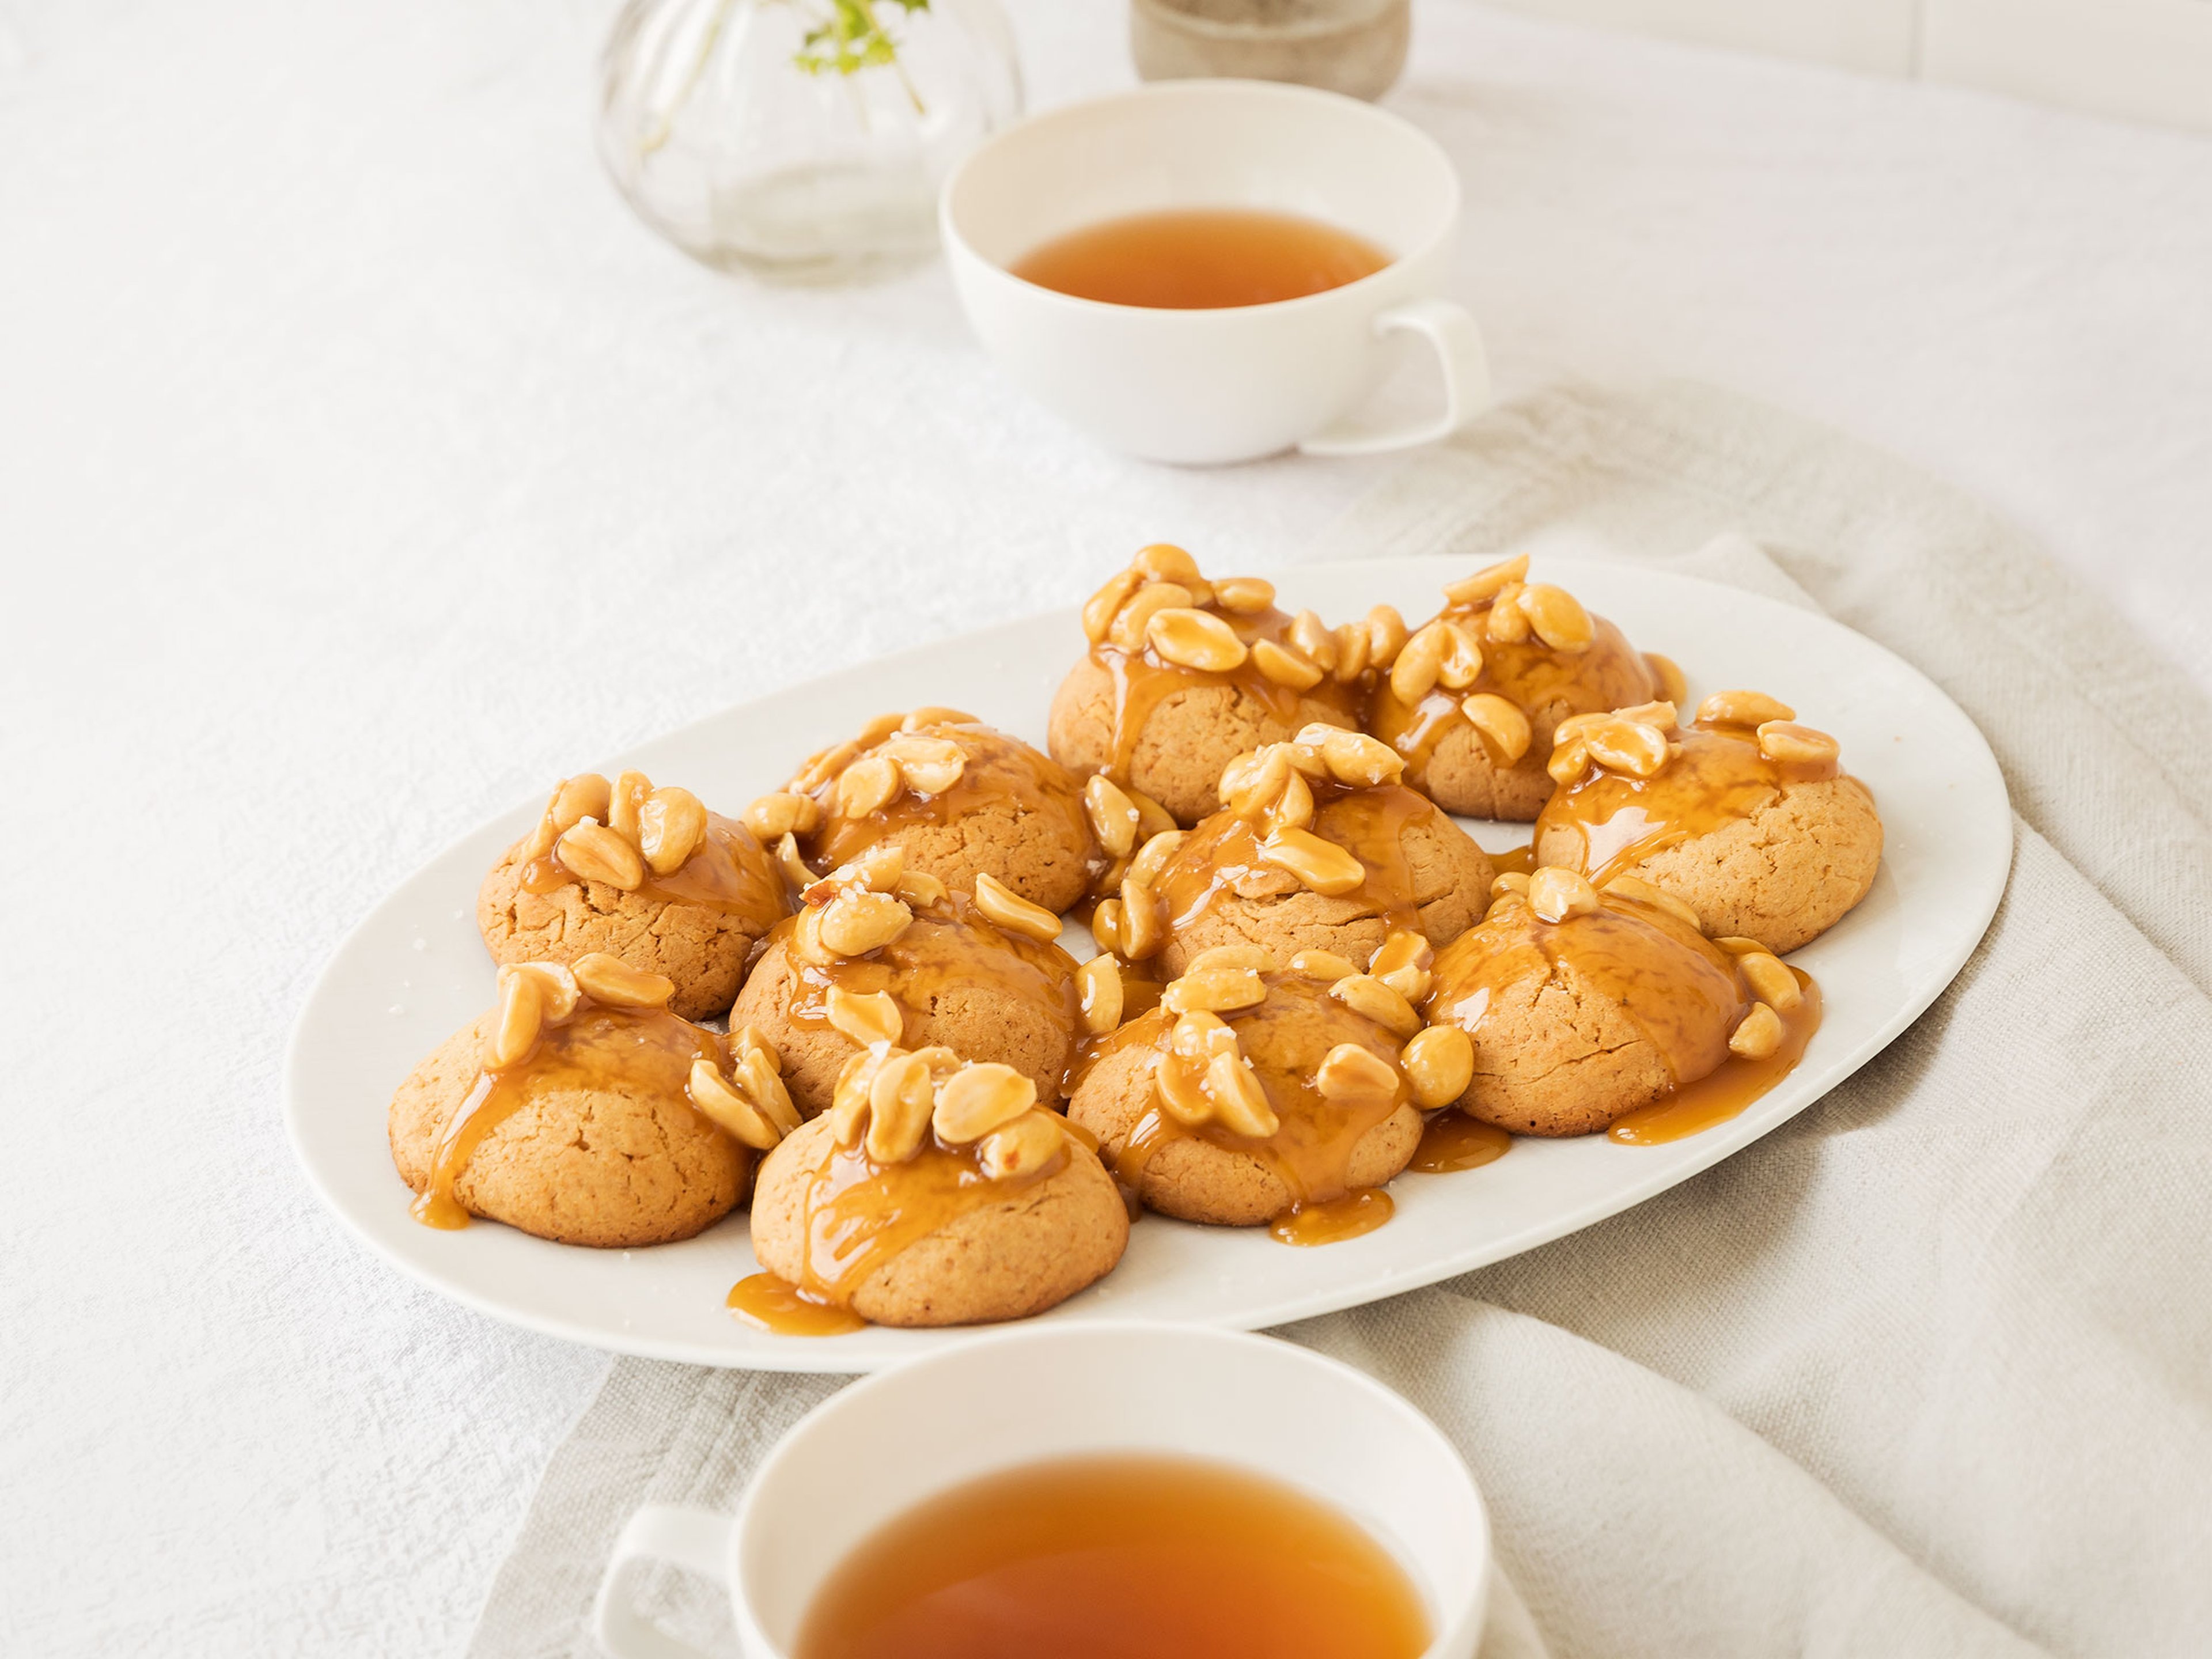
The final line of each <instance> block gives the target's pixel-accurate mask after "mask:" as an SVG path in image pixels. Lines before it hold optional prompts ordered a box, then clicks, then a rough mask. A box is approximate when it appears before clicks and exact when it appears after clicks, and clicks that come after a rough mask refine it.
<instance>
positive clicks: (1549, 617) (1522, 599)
mask: <svg viewBox="0 0 2212 1659" xmlns="http://www.w3.org/2000/svg"><path fill="white" fill-rule="evenodd" d="M1514 603H1515V604H1516V605H1518V606H1519V607H1520V608H1521V610H1522V613H1523V614H1525V615H1526V616H1527V617H1528V625H1529V626H1530V627H1531V628H1533V629H1535V632H1536V637H1537V638H1538V639H1540V640H1541V641H1543V642H1544V643H1545V644H1547V645H1548V646H1550V647H1552V649H1553V650H1554V651H1569V652H1573V651H1587V650H1589V647H1590V642H1591V641H1593V640H1595V638H1596V637H1597V626H1596V624H1595V623H1593V622H1591V621H1590V617H1589V611H1585V610H1583V607H1582V602H1581V601H1580V600H1578V599H1576V598H1575V596H1574V595H1573V594H1571V593H1570V592H1567V590H1566V589H1565V588H1564V587H1554V586H1552V584H1551V583H1549V582H1535V583H1532V584H1531V585H1529V586H1526V587H1523V588H1522V590H1521V591H1520V592H1519V593H1518V594H1516V595H1515V598H1514Z"/></svg>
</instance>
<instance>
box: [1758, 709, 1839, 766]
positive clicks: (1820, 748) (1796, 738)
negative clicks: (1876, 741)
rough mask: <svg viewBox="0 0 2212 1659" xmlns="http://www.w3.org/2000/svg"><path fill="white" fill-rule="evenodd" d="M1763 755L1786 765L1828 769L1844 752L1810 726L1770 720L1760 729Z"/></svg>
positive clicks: (1760, 744) (1761, 752)
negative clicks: (1828, 765)
mask: <svg viewBox="0 0 2212 1659" xmlns="http://www.w3.org/2000/svg"><path fill="white" fill-rule="evenodd" d="M1841 752H1842V745H1841V744H1838V743H1837V741H1836V740H1835V739H1834V738H1832V737H1830V736H1829V735H1828V734H1827V733H1826V732H1815V731H1814V729H1813V728H1812V727H1811V726H1799V725H1796V724H1795V723H1794V722H1792V721H1790V720H1769V721H1767V722H1766V723H1765V725H1764V726H1760V727H1759V753H1760V754H1762V755H1764V756H1765V757H1766V758H1767V759H1769V760H1771V761H1778V762H1780V763H1783V764H1784V765H1785V766H1826V765H1827V764H1829V763H1832V761H1834V759H1835V758H1836V757H1837V756H1838V754H1839V753H1841Z"/></svg>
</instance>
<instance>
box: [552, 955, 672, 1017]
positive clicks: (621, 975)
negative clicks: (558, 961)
mask: <svg viewBox="0 0 2212 1659" xmlns="http://www.w3.org/2000/svg"><path fill="white" fill-rule="evenodd" d="M568 972H569V973H570V975H573V976H574V980H575V983H576V986H577V987H578V988H579V989H580V990H581V991H582V992H583V994H585V995H586V996H587V997H589V998H591V999H592V1001H594V1002H602V1003H605V1005H606V1006H608V1007H610V1008H665V1007H666V1006H668V999H669V998H671V997H672V996H674V995H675V994H676V981H674V980H672V979H670V978H668V977H667V976H666V975H663V974H649V973H647V972H646V971H645V970H644V969H642V968H633V967H631V966H630V965H629V963H626V962H624V961H623V959H622V958H621V957H617V956H611V955H609V954H608V953H607V952H606V951H590V952H588V953H587V954H586V955H584V956H580V957H577V958H576V960H575V961H574V962H573V963H570V964H569V966H568ZM563 1018H566V1016H565V1015H564V1016H563Z"/></svg>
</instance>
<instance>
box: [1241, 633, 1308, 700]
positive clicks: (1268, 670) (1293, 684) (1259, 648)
mask: <svg viewBox="0 0 2212 1659" xmlns="http://www.w3.org/2000/svg"><path fill="white" fill-rule="evenodd" d="M1252 661H1253V664H1254V665H1255V667H1257V668H1258V669H1259V671H1261V673H1262V674H1265V675H1266V676H1267V678H1269V679H1271V680H1273V682H1274V683H1275V684H1278V685H1287V686H1289V687H1290V688H1291V690H1293V691H1306V690H1311V689H1312V688H1313V687H1315V686H1316V685H1319V684H1321V681H1322V670H1321V665H1320V664H1318V663H1316V661H1315V660H1314V659H1312V658H1311V657H1309V656H1307V655H1306V654H1305V653H1304V652H1302V651H1297V650H1294V649H1292V648H1291V647H1289V646H1284V645H1278V644H1276V643H1275V642H1274V641H1273V640H1256V641H1254V642H1253V645H1252Z"/></svg>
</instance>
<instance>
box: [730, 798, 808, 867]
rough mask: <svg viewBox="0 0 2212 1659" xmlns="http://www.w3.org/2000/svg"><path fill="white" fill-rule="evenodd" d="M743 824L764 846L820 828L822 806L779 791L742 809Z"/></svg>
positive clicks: (806, 834) (805, 834)
mask: <svg viewBox="0 0 2212 1659" xmlns="http://www.w3.org/2000/svg"><path fill="white" fill-rule="evenodd" d="M744 825H745V828H746V829H750V830H751V831H752V832H753V834H755V835H756V836H759V837H760V838H761V841H762V842H763V844H766V843H769V842H776V841H779V840H781V838H782V837H784V836H788V835H791V834H793V833H794V832H796V833H797V834H799V835H802V836H808V835H811V834H813V833H814V831H815V830H817V829H820V828H821V826H822V806H821V803H820V802H818V801H817V800H816V799H814V797H813V796H811V795H797V794H793V793H791V792H790V791H788V790H782V789H780V790H778V791H776V792H775V793H774V794H769V795H763V796H762V797H761V798H760V799H758V800H757V801H755V802H754V803H753V804H752V805H750V806H748V807H747V808H745V810H744ZM810 879H811V878H810Z"/></svg>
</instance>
